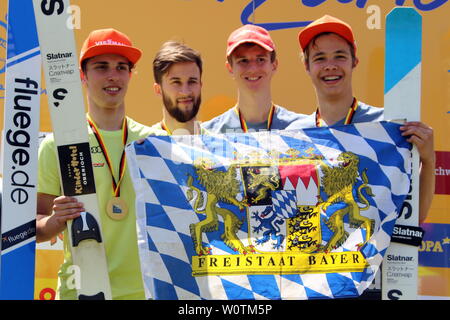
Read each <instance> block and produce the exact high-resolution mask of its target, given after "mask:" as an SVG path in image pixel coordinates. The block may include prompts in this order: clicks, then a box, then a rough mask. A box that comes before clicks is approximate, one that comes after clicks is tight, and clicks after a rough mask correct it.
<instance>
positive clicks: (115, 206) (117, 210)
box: [106, 197, 128, 220]
mask: <svg viewBox="0 0 450 320" xmlns="http://www.w3.org/2000/svg"><path fill="white" fill-rule="evenodd" d="M106 213H107V214H108V216H109V217H110V218H111V219H113V220H122V219H124V218H125V217H126V216H127V214H128V205H127V203H126V202H125V201H124V200H122V199H121V198H118V197H113V198H111V200H109V201H108V203H107V204H106Z"/></svg>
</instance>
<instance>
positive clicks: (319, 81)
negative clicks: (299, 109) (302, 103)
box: [305, 33, 358, 99]
mask: <svg viewBox="0 0 450 320" xmlns="http://www.w3.org/2000/svg"><path fill="white" fill-rule="evenodd" d="M307 50H308V59H307V60H306V61H305V67H306V70H307V72H308V74H309V76H310V77H311V80H312V82H313V85H314V87H315V89H316V92H317V95H318V96H319V98H326V99H330V98H339V97H345V96H347V95H352V94H353V93H352V73H353V68H354V67H355V66H356V65H357V64H358V59H357V58H353V57H352V53H351V50H350V45H349V44H348V43H347V42H346V41H345V40H344V39H343V38H341V37H340V36H338V35H336V34H333V33H331V34H324V35H321V36H319V37H318V38H316V39H315V41H311V42H310V43H309V45H308V49H307Z"/></svg>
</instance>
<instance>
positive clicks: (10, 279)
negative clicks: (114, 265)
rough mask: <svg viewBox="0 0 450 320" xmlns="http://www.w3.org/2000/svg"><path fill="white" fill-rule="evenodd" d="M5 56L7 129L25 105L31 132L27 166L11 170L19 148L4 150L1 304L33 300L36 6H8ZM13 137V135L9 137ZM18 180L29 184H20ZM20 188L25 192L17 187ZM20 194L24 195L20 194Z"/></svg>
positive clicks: (21, 1) (22, 0)
mask: <svg viewBox="0 0 450 320" xmlns="http://www.w3.org/2000/svg"><path fill="white" fill-rule="evenodd" d="M6 56H7V59H6V80H7V81H6V93H5V128H6V127H7V125H9V126H10V125H11V124H8V123H7V121H8V120H7V119H8V118H9V119H10V120H9V122H13V121H11V117H12V115H13V113H14V112H16V111H17V110H14V109H15V108H14V105H15V104H16V103H17V105H19V104H20V105H21V106H25V105H26V106H27V107H29V108H30V109H31V110H30V111H27V112H28V117H29V119H30V121H29V123H28V125H29V126H27V128H23V130H24V131H26V130H29V132H27V134H29V138H30V139H29V143H28V146H27V148H25V147H24V148H23V149H22V151H21V152H22V154H23V152H27V154H28V155H29V158H28V160H27V161H25V160H24V158H22V159H21V161H17V160H16V162H17V164H15V163H12V165H11V163H10V162H11V157H10V155H8V156H6V155H7V154H8V153H10V152H11V148H12V147H15V148H17V146H11V145H9V144H5V145H4V148H7V149H6V150H5V159H4V161H5V162H4V167H3V169H4V172H3V173H4V177H3V197H2V212H1V234H2V241H1V248H2V251H1V263H0V266H1V271H0V299H1V300H32V299H33V298H34V278H35V248H36V185H37V181H36V177H37V143H38V141H37V139H36V141H35V136H36V137H37V134H38V130H39V102H38V101H39V97H40V72H41V71H40V70H41V69H40V66H41V64H40V50H39V40H38V35H37V30H36V22H35V18H34V10H33V2H32V0H9V1H8V26H7V55H6ZM8 87H9V88H8ZM16 90H17V91H16ZM20 90H22V91H20ZM16 92H17V93H16ZM15 93H16V94H15ZM26 94H28V96H26ZM16 95H17V96H16ZM17 97H18V98H17ZM15 98H17V101H16V102H15ZM36 114H37V118H36V116H35V115H36ZM22 125H23V124H22ZM23 126H25V125H23ZM16 129H22V128H18V127H16ZM16 132H18V131H16ZM13 135H14V133H13V134H11V136H13ZM14 139H15V138H14ZM6 158H7V159H6ZM5 169H6V170H5ZM25 170H27V172H25ZM19 172H20V173H19ZM18 175H21V178H18V177H17V176H18ZM20 179H22V180H24V181H26V182H23V181H20V182H19V180H20ZM20 184H21V185H22V186H20V187H19V186H18V185H20ZM19 188H20V189H21V190H19V191H17V189H19Z"/></svg>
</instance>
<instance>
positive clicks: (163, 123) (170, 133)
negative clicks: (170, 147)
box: [161, 120, 172, 136]
mask: <svg viewBox="0 0 450 320" xmlns="http://www.w3.org/2000/svg"><path fill="white" fill-rule="evenodd" d="M161 128H162V129H163V130H165V131H166V132H167V134H168V135H169V136H171V135H172V131H170V129H169V127H168V126H167V125H166V123H165V122H164V120H163V121H161Z"/></svg>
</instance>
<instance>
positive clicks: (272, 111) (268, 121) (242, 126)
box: [234, 104, 276, 133]
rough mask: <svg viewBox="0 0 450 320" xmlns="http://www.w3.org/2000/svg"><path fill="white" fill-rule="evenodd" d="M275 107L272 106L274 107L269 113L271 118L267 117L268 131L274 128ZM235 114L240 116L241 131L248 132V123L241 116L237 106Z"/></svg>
mask: <svg viewBox="0 0 450 320" xmlns="http://www.w3.org/2000/svg"><path fill="white" fill-rule="evenodd" d="M275 109H276V108H275V105H273V104H272V107H271V108H270V111H269V116H268V117H267V130H270V127H271V126H272V121H273V116H274V114H275ZM234 112H236V114H237V115H238V116H239V122H240V123H241V129H242V131H243V132H244V133H247V132H248V127H247V122H245V119H244V117H243V116H242V114H241V111H240V110H239V109H238V107H237V106H235V107H234Z"/></svg>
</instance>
